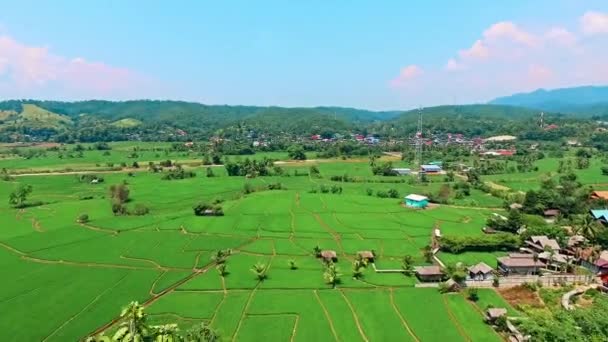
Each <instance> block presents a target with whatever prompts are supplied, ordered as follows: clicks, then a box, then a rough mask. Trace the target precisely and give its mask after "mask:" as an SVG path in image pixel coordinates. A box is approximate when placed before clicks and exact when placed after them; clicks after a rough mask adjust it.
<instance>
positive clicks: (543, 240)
mask: <svg viewBox="0 0 608 342" xmlns="http://www.w3.org/2000/svg"><path fill="white" fill-rule="evenodd" d="M530 240H532V242H534V243H535V244H538V245H540V246H541V247H542V248H545V247H549V248H551V249H552V250H554V251H558V250H559V249H560V247H559V243H557V240H555V239H549V238H548V237H547V236H545V235H539V236H531V237H530Z"/></svg>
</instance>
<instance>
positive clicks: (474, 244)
mask: <svg viewBox="0 0 608 342" xmlns="http://www.w3.org/2000/svg"><path fill="white" fill-rule="evenodd" d="M520 244H521V241H520V237H519V236H517V235H515V234H510V233H498V234H491V235H479V236H458V235H444V236H443V237H442V238H441V249H442V250H444V251H446V252H449V253H455V254H458V253H462V252H464V251H488V252H491V251H498V250H515V249H517V248H518V247H519V245H520Z"/></svg>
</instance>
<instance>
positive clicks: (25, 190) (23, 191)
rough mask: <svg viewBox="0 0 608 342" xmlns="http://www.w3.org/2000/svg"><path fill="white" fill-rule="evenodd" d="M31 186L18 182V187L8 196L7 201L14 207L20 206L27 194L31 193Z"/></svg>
mask: <svg viewBox="0 0 608 342" xmlns="http://www.w3.org/2000/svg"><path fill="white" fill-rule="evenodd" d="M32 190H33V188H32V186H31V185H29V184H20V185H19V187H17V189H16V190H15V191H13V192H11V194H10V195H9V196H8V203H9V204H10V205H12V206H14V207H22V206H23V205H24V204H25V201H26V200H27V196H29V195H30V194H31V193H32Z"/></svg>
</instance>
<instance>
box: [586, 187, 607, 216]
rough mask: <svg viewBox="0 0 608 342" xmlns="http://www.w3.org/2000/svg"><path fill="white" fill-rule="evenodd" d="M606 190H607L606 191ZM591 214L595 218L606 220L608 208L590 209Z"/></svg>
mask: <svg viewBox="0 0 608 342" xmlns="http://www.w3.org/2000/svg"><path fill="white" fill-rule="evenodd" d="M607 192H608V191H607ZM590 211H591V215H592V216H593V217H594V218H595V219H596V220H602V219H603V220H607V221H608V210H607V209H591V210H590Z"/></svg>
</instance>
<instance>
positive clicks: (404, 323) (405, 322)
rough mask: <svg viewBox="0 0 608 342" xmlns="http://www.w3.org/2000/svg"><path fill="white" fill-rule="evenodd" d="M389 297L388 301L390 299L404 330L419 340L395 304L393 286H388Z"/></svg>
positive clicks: (418, 341)
mask: <svg viewBox="0 0 608 342" xmlns="http://www.w3.org/2000/svg"><path fill="white" fill-rule="evenodd" d="M389 298H390V301H391V306H392V307H393V310H395V313H396V314H397V316H398V317H399V319H400V320H401V323H402V324H403V327H404V328H405V330H407V332H408V333H409V334H410V336H412V338H413V339H414V341H417V342H420V339H419V338H418V336H416V334H415V333H414V331H413V330H412V328H411V327H410V326H409V324H407V321H406V320H405V318H404V317H403V315H402V314H401V311H399V308H398V307H397V305H396V304H395V295H394V293H393V288H392V287H391V288H389Z"/></svg>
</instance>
